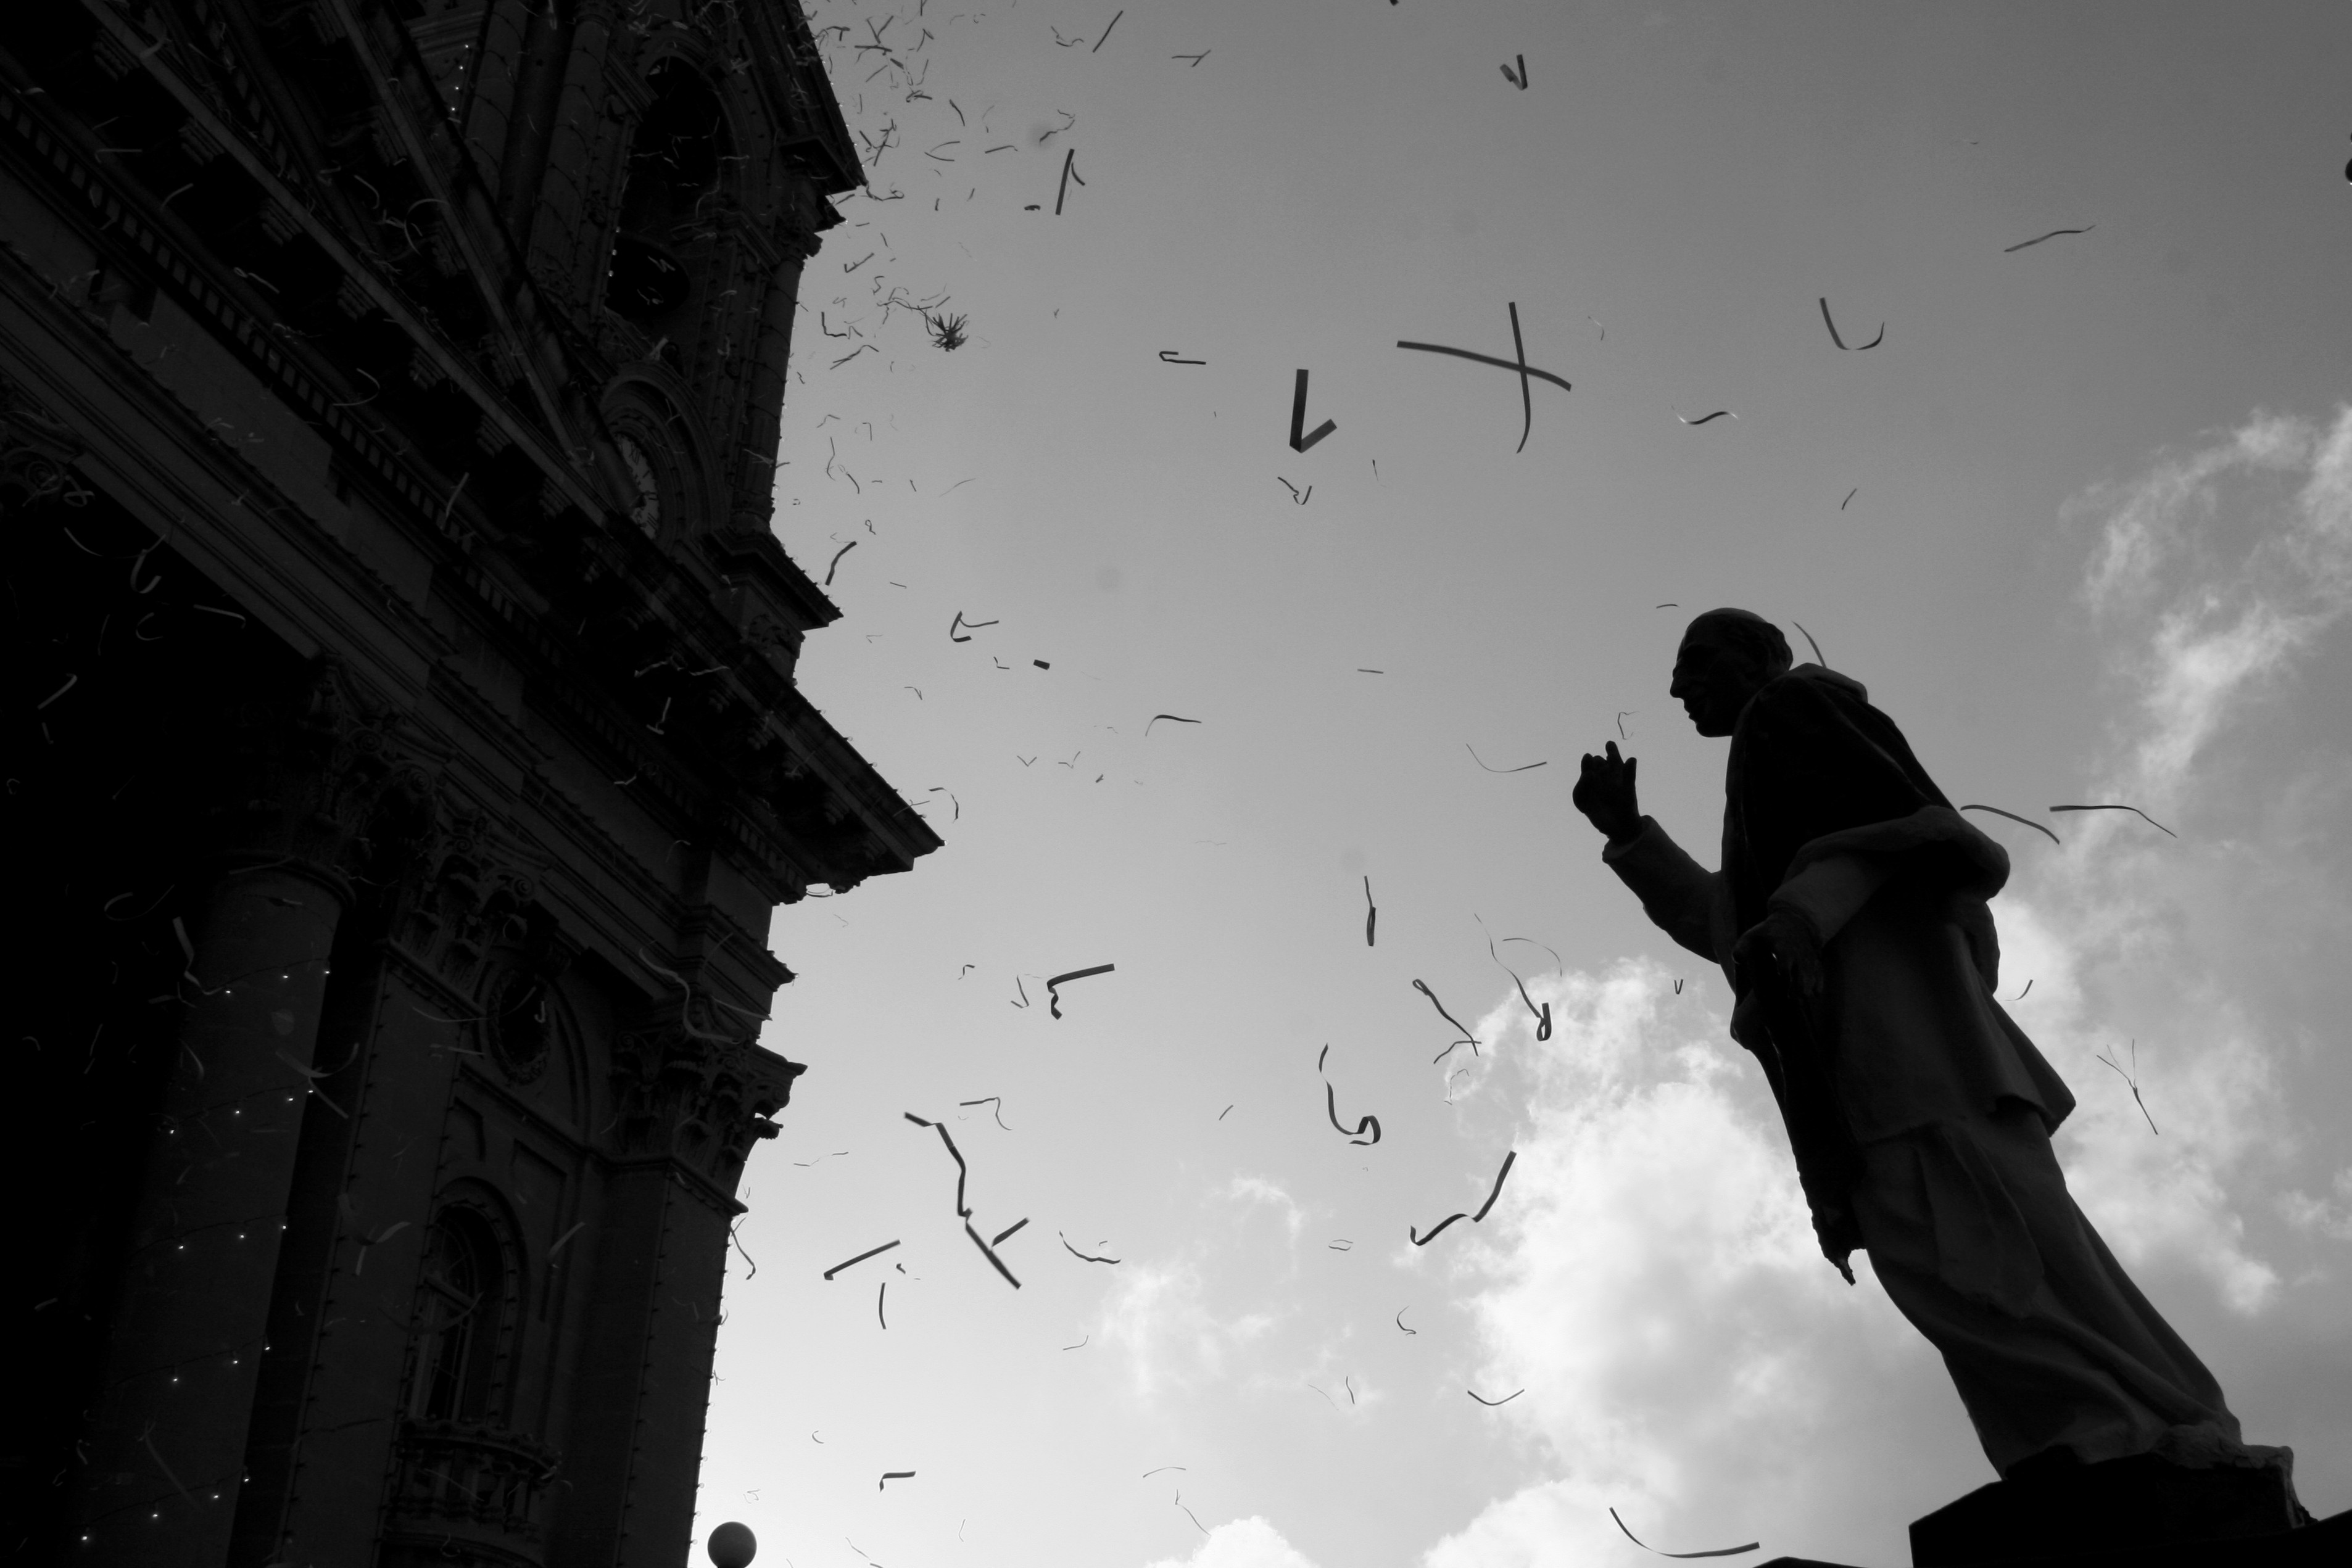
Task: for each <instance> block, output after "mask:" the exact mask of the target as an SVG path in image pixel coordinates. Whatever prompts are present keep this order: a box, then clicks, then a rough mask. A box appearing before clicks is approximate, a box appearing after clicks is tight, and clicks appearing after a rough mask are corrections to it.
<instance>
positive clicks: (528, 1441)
mask: <svg viewBox="0 0 2352 1568" xmlns="http://www.w3.org/2000/svg"><path fill="white" fill-rule="evenodd" d="M857 180H858V170H857V166H856V159H855V155H854V153H853V152H851V150H850V146H849V138H848V135H847V133H846V131H845V128H844V126H843V124H842V122H841V118H840V113H839V110H838V108H837V106H836V105H835V101H834V99H833V96H832V93H831V90H830V89H829V87H828V85H827V83H826V81H825V79H824V74H823V71H822V69H821V68H820V66H819V64H818V62H817V58H816V55H815V51H814V47H812V41H811V38H810V35H809V30H808V25H807V22H806V21H805V19H804V18H803V16H801V14H800V12H799V10H798V8H797V6H796V5H794V4H793V0H709V3H704V0H633V3H632V4H628V5H623V4H619V3H617V0H38V3H26V4H17V5H0V508H5V530H6V534H5V537H6V548H7V559H8V588H9V592H10V595H11V601H10V606H9V609H10V614H11V618H12V621H13V622H14V624H15V626H16V658H15V662H14V670H13V677H12V678H13V683H14V699H13V702H12V706H11V710H10V711H11V715H12V717H11V721H10V745H9V758H8V761H7V763H6V765H5V766H6V773H7V783H6V793H5V801H6V808H7V811H8V828H9V843H10V858H11V865H10V875H9V887H10V891H11V894H12V895H13V898H12V902H13V904H14V906H15V908H16V919H15V920H14V921H13V922H12V925H14V927H15V936H14V937H13V939H12V941H11V944H10V947H9V956H10V970H11V981H10V986H9V994H10V995H11V997H12V998H14V999H15V1002H16V1019H15V1020H14V1021H13V1022H12V1026H11V1028H10V1030H9V1033H10V1035H11V1036H12V1037H13V1040H12V1043H11V1044H10V1045H9V1047H8V1050H9V1051H10V1053H11V1054H10V1061H11V1062H12V1064H13V1069H14V1071H13V1072H12V1074H11V1082H10V1084H9V1092H8V1094H7V1097H6V1103H7V1110H6V1115H7V1119H8V1120H7V1125H6V1132H5V1135H6V1139H7V1143H8V1145H9V1148H10V1151H11V1155H12V1157H13V1158H14V1160H15V1161H16V1166H17V1169H16V1173H15V1174H16V1181H15V1183H14V1185H13V1186H12V1187H11V1189H10V1191H11V1197H13V1198H14V1199H15V1200H16V1203H15V1207H16V1216H17V1224H16V1228H15V1231H16V1234H15V1237H14V1239H13V1244H12V1245H11V1247H10V1248H9V1249H8V1250H9V1256H10V1267H9V1270H8V1273H9V1276H10V1279H11V1284H10V1288H9V1311H10V1313H11V1315H12V1331H13V1332H12V1338H11V1339H10V1341H9V1349H10V1352H11V1359H12V1360H13V1361H14V1363H15V1365H14V1366H13V1367H12V1369H11V1374H10V1378H11V1387H12V1392H11V1394H10V1396H9V1411H10V1414H9V1419H8V1421H7V1422H6V1424H5V1437H0V1448H5V1453H4V1454H0V1459H4V1460H5V1484H6V1487H7V1511H8V1517H7V1520H6V1521H5V1524H0V1530H5V1539H0V1548H5V1549H6V1550H7V1551H9V1552H12V1553H14V1554H15V1556H16V1558H17V1559H19V1560H24V1561H64V1562H76V1561H79V1562H89V1563H142V1564H147V1563H152V1564H158V1565H161V1564H173V1565H186V1568H214V1565H217V1564H239V1565H252V1568H260V1565H262V1564H274V1563H284V1564H288V1565H289V1568H301V1565H305V1564H312V1563H316V1564H320V1565H321V1568H329V1565H332V1568H345V1565H361V1564H378V1563H389V1564H404V1563H417V1564H425V1563H431V1564H436V1565H437V1564H450V1563H455V1564H483V1565H488V1564H498V1565H502V1568H503V1565H550V1568H551V1565H555V1564H575V1563H576V1564H589V1563H594V1564H600V1565H602V1564H625V1565H635V1564H663V1565H675V1564H679V1563H683V1562H685V1560H686V1555H687V1552H688V1529H689V1524H690V1520H691V1513H692V1507H693V1498H694V1489H695V1482H696V1472H697V1469H698V1464H699V1457H700V1447H701V1434H702V1425H703V1419H704V1413H705V1406H706V1402H707V1398H708V1392H709V1370H710V1358H711V1353H712V1346H713V1343H714V1336H715V1333H716V1328H717V1323H718V1318H719V1287H720V1281H721V1279H722V1275H723V1272H724V1265H725V1257H726V1249H727V1246H728V1239H729V1227H730V1223H731V1220H732V1217H733V1216H735V1215H737V1214H739V1213H740V1212H741V1206H740V1204H739V1203H737V1202H736V1201H735V1198H734V1196H733V1195H734V1189H735V1186H736V1180H737V1176H738V1175H739V1173H740V1170H741V1168H742V1164H743V1160H744V1157H745V1155H746V1154H747V1152H748V1151H749V1149H750V1148H751V1145H752V1144H753V1142H754V1141H755V1140H757V1139H760V1138H763V1137H769V1136H772V1135H773V1134H774V1133H775V1131H776V1126H775V1124H774V1123H773V1121H772V1120H771V1118H772V1116H773V1115H774V1114H775V1113H777V1112H778V1111H780V1110H781V1109H782V1107H783V1106H784V1104H785V1103H786V1102H787V1101H788V1099H789V1098H790V1095H791V1090H792V1084H793V1078H794V1076H795V1075H796V1074H797V1073H799V1072H800V1071H801V1069H800V1068H799V1067H797V1066H795V1065H794V1064H793V1063H792V1062H789V1061H785V1060H784V1059H783V1058H782V1057H781V1056H778V1055H775V1054H773V1053H772V1052H770V1051H765V1050H762V1049H761V1048H760V1047H759V1046H758V1045H757V1044H756V1043H755V1035H756V1032H757V1030H758V1029H759V1027H760V1024H761V1020H762V1019H764V1018H765V1017H766V1015H767V1013H768V1010H769V1005H770V1000H771V998H772V993H773V992H774V990H775V988H776V987H777V986H778V985H780V984H781V983H782V982H783V981H785V980H788V979H790V978H791V976H790V974H789V973H788V972H787V971H786V969H785V968H784V967H783V966H782V964H781V963H779V962H777V961H776V960H775V959H774V958H773V957H772V956H770V955H769V954H768V952H767V950H766V932H767V925H768V920H769V916H770V913H771V909H772V906H773V905H774V904H778V903H791V902H793V901H794V900H796V899H798V898H800V897H802V896H803V894H804V893H805V892H806V891H807V889H808V888H809V886H810V885H811V884H812V883H817V884H826V885H829V886H830V887H832V888H833V889H835V890H840V889H845V888H847V887H850V886H853V885H855V884H856V883H858V882H859V881H860V880H861V879H863V878H865V877H867V876H870V875H875V874H877V873H887V872H894V871H903V870H906V869H908V867H909V866H910V865H911V864H912V862H914V860H915V859H916V857H918V856H919V855H922V854H924V853H926V852H929V851H930V850H932V849H934V848H936V847H937V846H938V843H939V840H938V839H937V838H936V837H935V836H934V835H933V834H932V833H931V832H930V831H929V829H928V828H927V827H926V826H925V824H924V823H923V822H922V821H921V820H920V819H919V817H918V816H917V815H916V813H915V812H914V810H912V809H911V808H910V807H909V806H908V804H907V803H906V802H905V801H904V800H901V799H900V798H899V797H898V795H897V794H896V793H894V792H893V790H892V789H890V788H889V786H887V784H886V783H885V782H884V781H883V780H882V779H880V778H879V777H878V776H877V774H876V773H875V771H874V770H873V768H871V767H869V766H868V765H867V763H866V761H865V760H864V759H863V758H861V757H859V756H858V754H857V753H856V751H855V750H853V749H852V748H851V747H850V746H849V745H848V744H847V743H846V742H845V740H844V739H843V737H841V735H840V734H839V733H838V732H837V731H835V729H834V728H833V727H832V726H830V725H829V724H827V723H826V722H825V720H824V718H823V717H822V716H820V715H818V714H817V713H816V712H815V711H814V709H813V708H812V707H811V706H809V705H808V703H807V702H806V701H805V700H804V699H803V697H802V696H801V695H799V694H798V692H797V691H796V689H795V688H794V685H793V661H794V658H795V656H796V654H797V653H798V651H799V649H800V646H801V640H802V637H803V634H805V633H806V632H809V631H811V630H812V629H814V628H816V627H820V626H823V625H824V624H825V623H826V622H830V621H833V620H834V619H835V618H836V617H837V614H838V612H837V611H836V610H835V608H834V607H833V606H832V605H831V604H830V603H829V602H828V601H826V599H825V597H824V594H823V593H822V592H821V591H819V590H818V588H817V587H816V586H815V585H814V583H812V582H811V581H810V580H809V579H808V578H807V577H806V576H805V575H803V573H802V571H801V570H799V569H798V568H797V567H796V566H795V565H794V564H793V562H792V561H791V560H790V559H788V558H787V557H786V555H785V554H784V552H783V550H782V548H781V547H780V546H779V545H778V544H777V542H776V540H775V538H774V537H773V535H772V533H771V531H770V527H769V524H770V518H771V513H772V499H771V496H772V465H773V460H774V454H775V451H776V446H777V422H778V417H779V414H780V413H781V409H782V402H783V397H784V384H785V374H786V358H787V354H788V351H789V350H790V346H791V340H792V327H793V310H794V293H795V289H796V287H797V285H798V281H799V276H800V269H801V267H802V265H803V262H804V261H805V260H806V259H807V258H808V257H809V256H811V255H812V254H814V250H815V248H816V246H817V243H818V235H819V234H820V232H821V231H823V230H824V229H825V228H826V227H828V226H830V225H833V224H834V223H835V222H837V221H838V220H837V219H836V217H835V214H833V213H832V211H831V210H830V208H829V207H828V206H827V205H826V204H825V201H824V198H825V197H826V196H827V195H829V194H836V193H842V192H845V191H847V190H849V189H851V188H852V187H853V186H854V185H855V184H856V183H857Z"/></svg>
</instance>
